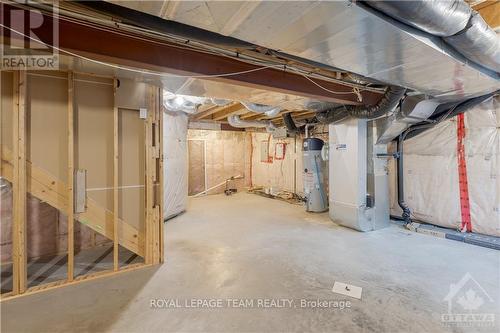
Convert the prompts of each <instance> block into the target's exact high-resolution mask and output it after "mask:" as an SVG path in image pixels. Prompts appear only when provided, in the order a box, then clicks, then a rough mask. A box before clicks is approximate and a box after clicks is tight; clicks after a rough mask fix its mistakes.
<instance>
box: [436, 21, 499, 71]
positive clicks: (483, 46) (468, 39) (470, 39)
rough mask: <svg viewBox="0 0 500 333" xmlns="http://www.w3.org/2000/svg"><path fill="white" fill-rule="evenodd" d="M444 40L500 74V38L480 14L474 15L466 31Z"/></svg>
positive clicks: (468, 56)
mask: <svg viewBox="0 0 500 333" xmlns="http://www.w3.org/2000/svg"><path fill="white" fill-rule="evenodd" d="M444 40H445V41H446V43H448V44H450V45H452V46H453V48H454V49H455V50H457V51H458V52H460V53H461V54H462V55H464V56H465V57H466V58H468V59H471V60H472V61H474V62H476V63H478V64H481V65H483V66H484V67H487V68H490V69H492V70H494V71H496V72H500V38H499V37H498V36H497V34H496V33H495V31H493V30H492V29H491V28H490V27H489V26H488V24H487V23H486V22H485V21H484V20H483V18H482V17H481V15H479V13H477V12H474V13H473V14H472V17H471V19H470V22H469V24H468V25H467V28H466V29H465V30H463V31H461V32H459V33H458V34H456V35H453V36H449V37H444Z"/></svg>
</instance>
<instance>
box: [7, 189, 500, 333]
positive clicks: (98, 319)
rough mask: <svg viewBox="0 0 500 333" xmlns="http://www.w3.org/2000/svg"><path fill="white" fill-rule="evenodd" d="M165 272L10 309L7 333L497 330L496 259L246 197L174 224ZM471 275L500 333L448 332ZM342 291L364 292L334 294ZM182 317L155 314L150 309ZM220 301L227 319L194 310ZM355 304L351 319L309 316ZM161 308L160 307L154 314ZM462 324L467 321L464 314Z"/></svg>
mask: <svg viewBox="0 0 500 333" xmlns="http://www.w3.org/2000/svg"><path fill="white" fill-rule="evenodd" d="M165 241H166V249H165V258H166V262H165V264H163V265H161V266H157V267H154V268H148V269H145V270H137V271H133V272H129V273H124V274H120V275H118V276H115V277H112V278H107V279H106V278H104V279H98V280H95V281H93V282H85V283H81V284H78V285H74V286H68V287H63V288H60V289H57V290H52V291H47V292H43V293H39V294H35V295H33V296H29V297H20V298H17V299H13V300H10V301H7V302H3V303H2V304H1V314H2V318H1V322H2V327H1V329H2V332H73V331H94V332H104V331H116V332H139V331H141V332H206V331H212V332H215V331H217V332H237V331H238V332H240V331H244V332H252V331H253V332H263V331H267V332H290V331H294V332H304V331H315V332H441V331H453V332H470V331H482V332H488V331H492V332H493V331H494V332H498V330H499V321H500V306H499V299H500V286H499V285H500V261H499V252H498V251H496V250H491V249H487V248H482V247H478V246H474V245H469V244H465V243H460V242H455V241H451V240H446V239H440V238H435V237H432V236H428V235H421V234H416V233H412V232H410V231H407V230H405V229H403V228H402V227H400V226H397V225H393V226H392V227H390V228H387V229H384V230H379V231H375V232H370V233H361V232H357V231H353V230H350V229H347V228H343V227H339V226H336V225H335V224H334V223H332V222H331V221H330V220H329V218H328V215H327V214H309V213H306V212H304V209H303V208H302V207H301V206H297V205H291V204H288V203H285V202H281V201H276V200H272V199H267V198H262V197H259V196H256V195H251V194H245V193H240V194H236V195H233V196H230V197H226V196H224V195H214V196H207V197H202V198H196V199H191V200H190V203H189V209H188V211H187V212H186V213H185V214H183V215H181V216H178V217H177V218H174V219H172V220H170V221H168V222H167V223H166V228H165ZM466 273H470V275H471V276H473V277H474V279H475V280H476V281H477V282H478V283H479V284H480V285H481V286H482V288H484V290H485V291H486V292H487V293H488V294H489V295H490V296H491V298H492V299H493V302H490V301H489V299H486V297H483V298H484V299H485V300H484V302H485V304H484V305H483V307H482V308H481V309H483V310H484V312H486V313H493V314H495V315H496V322H495V327H483V328H476V327H474V328H470V327H455V326H454V327H447V326H444V325H443V324H442V322H441V315H442V314H444V313H447V310H448V303H447V302H446V301H445V297H446V296H447V294H448V292H449V288H450V284H452V283H458V281H460V280H461V279H462V277H464V275H465V274H466ZM335 281H340V282H345V283H349V284H353V285H356V286H360V287H362V288H363V293H362V299H361V300H357V299H353V298H348V297H346V296H342V295H338V294H334V293H333V292H332V291H331V289H332V286H333V284H334V282H335ZM154 299H174V300H177V302H178V303H179V305H182V306H183V307H180V308H175V307H173V304H170V307H168V308H162V309H154V308H152V307H151V300H154ZM196 299H220V300H223V302H224V307H223V308H187V307H185V304H186V303H185V302H186V301H189V302H190V301H191V300H196ZM229 299H240V300H241V299H252V300H258V299H275V300H276V299H287V300H293V305H292V306H291V307H289V306H285V307H283V308H277V307H274V308H259V307H257V306H256V304H257V301H256V302H255V303H254V305H255V306H253V307H248V308H237V307H227V306H226V304H227V303H226V302H227V300H229ZM301 299H307V300H317V299H319V300H349V301H350V302H351V307H350V308H349V309H343V310H341V309H338V308H337V309H335V308H312V307H306V308H301V307H300V305H301V303H300V302H301ZM157 304H159V303H157ZM459 312H460V311H459Z"/></svg>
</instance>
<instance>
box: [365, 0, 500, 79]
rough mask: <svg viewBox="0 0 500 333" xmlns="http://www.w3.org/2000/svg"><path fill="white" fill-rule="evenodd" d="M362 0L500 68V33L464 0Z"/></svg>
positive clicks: (490, 66) (480, 61) (486, 64)
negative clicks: (499, 34)
mask: <svg viewBox="0 0 500 333" xmlns="http://www.w3.org/2000/svg"><path fill="white" fill-rule="evenodd" d="M363 3H365V4H367V5H368V6H370V7H371V8H374V9H376V10H378V11H380V12H382V13H384V14H385V15H387V16H390V17H391V18H393V19H395V20H397V21H399V22H402V23H404V24H406V25H409V26H412V27H414V28H417V29H419V30H421V31H424V32H426V33H428V34H431V35H433V36H436V37H441V38H442V39H443V41H444V42H445V43H446V44H448V45H449V46H451V47H452V48H453V49H455V50H456V51H458V52H459V53H460V54H461V55H462V56H464V57H465V58H467V59H468V60H470V61H472V62H475V63H477V64H479V65H481V66H483V67H485V68H487V69H490V70H493V71H495V72H497V73H498V72H500V36H498V35H497V34H496V33H495V31H493V29H491V28H490V27H489V26H488V24H487V23H486V22H485V21H484V20H483V19H482V17H481V15H480V14H479V13H477V12H476V11H474V10H472V9H471V8H470V6H469V5H468V4H467V3H466V2H465V1H463V0H453V1H443V0H432V1H375V0H369V1H364V2H363ZM363 3H362V4H363ZM362 4H361V6H362Z"/></svg>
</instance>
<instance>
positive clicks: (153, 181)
mask: <svg viewBox="0 0 500 333" xmlns="http://www.w3.org/2000/svg"><path fill="white" fill-rule="evenodd" d="M30 74H31V73H30ZM32 74H33V75H37V76H40V77H43V76H52V74H51V75H48V74H45V73H38V72H34V73H32ZM27 75H28V73H26V72H24V71H13V77H12V83H13V89H12V90H13V92H12V93H11V94H12V100H13V106H12V118H13V119H12V128H13V133H12V139H13V143H12V148H11V147H6V146H5V145H3V144H1V145H0V152H1V167H2V177H4V178H5V179H6V180H8V181H10V182H11V183H12V189H13V209H12V211H13V212H12V214H13V215H12V216H13V226H12V244H13V247H12V262H13V278H12V280H13V285H12V286H13V290H12V292H8V293H4V294H2V295H0V300H1V301H2V302H3V301H8V300H10V299H14V298H18V297H21V296H25V295H31V294H33V293H38V292H41V291H44V290H49V289H55V288H60V287H63V286H66V285H72V284H76V283H79V282H81V281H88V280H92V279H95V278H97V277H101V276H111V275H114V274H119V273H121V272H124V271H130V270H135V269H138V268H142V267H148V266H150V264H157V263H160V262H163V259H164V258H163V223H162V221H163V218H162V217H163V209H162V203H163V186H162V182H163V153H162V147H163V145H162V138H163V134H162V122H163V120H162V112H161V107H160V106H161V105H162V104H161V93H160V88H159V87H154V86H150V85H148V87H147V96H146V97H147V100H148V105H147V107H148V110H147V117H146V119H145V121H144V126H145V127H144V129H145V131H144V135H145V138H144V140H145V152H144V154H145V155H146V159H145V162H144V165H143V166H141V169H142V170H144V171H145V173H144V174H145V178H146V179H145V183H144V184H145V185H146V188H145V197H144V201H143V203H141V204H144V205H145V215H146V221H145V231H143V230H142V227H138V226H136V225H134V224H133V223H132V224H131V223H127V221H125V219H126V218H125V217H122V218H120V216H119V209H120V208H121V206H120V202H119V195H118V194H119V192H118V191H119V182H120V174H119V172H118V171H119V170H120V169H119V159H120V158H121V156H120V154H119V148H120V146H119V144H120V141H119V139H120V137H119V134H120V133H119V130H120V128H119V126H120V123H119V120H120V117H119V116H120V113H119V109H118V105H119V104H118V103H117V94H116V93H117V82H118V81H117V79H114V78H110V77H106V78H107V79H113V88H114V89H113V93H114V98H113V99H114V102H113V104H112V110H111V111H112V112H113V116H112V120H113V144H112V150H113V166H112V169H113V171H112V172H113V177H112V183H113V195H112V198H113V199H112V201H113V208H111V205H110V208H109V209H108V208H107V207H106V205H103V204H102V202H100V201H98V200H97V199H96V198H95V197H90V196H88V195H87V197H86V205H85V211H83V212H81V213H75V212H74V210H75V201H74V197H75V195H74V192H76V188H75V185H74V178H75V175H76V174H75V172H74V171H75V168H78V166H79V164H78V163H77V162H78V161H77V158H78V157H81V156H82V155H80V153H81V151H79V150H78V148H79V146H78V142H79V141H77V138H78V136H77V135H78V131H79V130H81V129H80V128H79V127H78V120H79V119H80V118H78V117H77V116H78V114H77V110H78V109H77V107H79V106H80V105H79V104H78V100H77V99H76V93H77V92H78V91H79V90H78V89H80V87H79V85H77V84H76V82H78V81H80V80H79V76H78V75H77V76H75V74H74V72H60V73H58V74H57V75H54V77H55V78H58V79H61V80H64V81H67V82H64V83H63V84H62V85H59V86H58V89H59V90H58V93H57V96H58V99H57V101H58V108H60V109H58V110H61V112H62V113H58V114H59V115H60V114H63V115H64V114H66V115H67V119H64V120H62V123H58V127H57V130H58V134H60V135H62V136H64V137H65V138H66V139H67V142H66V143H63V149H64V150H65V151H66V152H67V153H68V158H67V164H66V163H65V162H66V161H65V160H61V161H59V160H57V162H58V163H59V164H58V165H57V167H59V165H61V166H60V168H59V169H57V172H55V171H54V170H51V169H50V168H45V165H44V164H43V162H44V161H45V160H44V158H45V159H47V158H46V157H44V154H43V151H42V152H40V151H38V150H37V151H36V153H37V154H38V155H36V154H35V155H33V154H27V153H26V152H28V151H29V149H35V148H36V149H39V148H40V145H38V146H36V147H31V146H28V142H29V141H27V138H30V134H31V133H30V132H29V131H28V130H29V127H28V126H27V124H31V125H33V124H37V123H33V119H32V118H29V116H30V114H29V110H30V109H31V108H33V109H34V110H35V109H36V110H38V108H39V104H37V103H40V98H39V97H37V98H36V99H33V100H31V99H30V96H33V95H32V94H27V90H28V89H35V87H36V86H35V85H33V87H31V88H30V85H29V84H28V83H31V81H29V82H28V80H27ZM82 75H83V74H82ZM103 79H104V78H103ZM101 81H102V80H97V81H96V83H97V84H100V83H102V82H101ZM89 83H92V82H89ZM37 84H40V82H38V83H37ZM106 84H108V85H109V83H106ZM66 90H67V98H66ZM106 98H109V95H106ZM107 101H109V99H107ZM96 105H97V106H98V107H101V104H99V103H96ZM103 105H106V108H105V110H106V112H108V111H110V110H109V106H110V104H109V102H108V103H107V104H103ZM28 106H29V107H28ZM84 110H85V109H83V108H80V109H79V111H78V112H81V114H80V116H82V114H84V112H83V111H84ZM57 112H59V111H57ZM48 114H49V115H51V116H52V117H55V116H57V115H56V114H55V113H54V114H50V113H48ZM108 115H109V113H108ZM108 115H107V116H106V117H108ZM27 119H30V122H31V123H30V122H28V121H27ZM106 119H109V118H106ZM35 120H36V119H35ZM82 123H83V122H82ZM82 123H80V124H82ZM108 124H109V123H108ZM136 124H137V123H136ZM90 125H91V124H90ZM106 126H107V128H108V129H107V130H105V129H104V130H105V131H106V144H110V140H111V136H110V135H109V134H110V133H109V130H110V128H109V125H106ZM139 126H140V125H139ZM30 128H31V130H33V128H32V127H30ZM42 131H43V128H42ZM141 132H142V131H141ZM36 133H38V134H39V135H42V138H43V135H44V134H43V132H42V133H39V132H36ZM80 134H81V133H80ZM136 134H137V133H136ZM108 138H109V139H108ZM51 139H53V138H51ZM55 142H56V141H55ZM87 159H88V157H87ZM51 161H53V158H51ZM107 167H109V164H107ZM65 170H66V171H67V174H66V172H64V171H65ZM107 177H108V176H107ZM107 179H109V178H107ZM27 193H29V194H31V195H32V196H33V197H34V198H37V199H38V200H40V201H42V202H45V203H47V204H48V205H50V206H52V207H53V208H55V209H57V210H59V211H60V212H62V213H64V214H67V216H68V226H67V228H68V229H67V230H68V235H67V246H68V250H67V257H68V264H67V278H66V279H63V280H59V281H55V282H50V283H44V284H40V285H37V286H33V287H28V285H27V277H28V274H27V255H28V254H27V248H26V236H27V234H26V233H27V229H26V215H27V209H26V207H27V204H26V202H27ZM108 193H109V192H108ZM140 221H142V218H141V219H140ZM131 222H133V221H131ZM76 223H82V224H84V225H85V226H87V227H89V228H90V229H92V230H94V231H95V232H97V233H98V234H101V235H103V236H104V237H107V238H108V239H112V241H113V251H114V252H113V267H112V268H111V269H109V270H106V271H103V272H98V273H91V274H85V275H79V276H76V274H75V273H76V272H75V262H74V261H75V260H74V259H75V258H74V257H75V252H74V251H75V234H74V230H75V227H76V226H75V224H76ZM139 223H140V224H141V226H142V223H141V222H139ZM119 246H122V247H124V248H126V249H128V250H130V251H131V252H134V253H135V254H137V255H139V256H141V257H144V261H145V263H141V264H132V265H127V266H126V267H121V268H120V267H119V263H120V261H119V257H118V254H119V251H118V249H119ZM77 248H78V247H77Z"/></svg>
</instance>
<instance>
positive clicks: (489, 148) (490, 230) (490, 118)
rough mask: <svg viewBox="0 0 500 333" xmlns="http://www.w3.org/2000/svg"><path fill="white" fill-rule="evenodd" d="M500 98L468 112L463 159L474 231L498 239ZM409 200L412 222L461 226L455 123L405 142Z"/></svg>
mask: <svg viewBox="0 0 500 333" xmlns="http://www.w3.org/2000/svg"><path fill="white" fill-rule="evenodd" d="M499 110H500V98H498V97H496V98H495V99H493V98H492V99H489V100H487V101H485V102H484V103H482V104H480V105H478V106H477V107H475V108H474V109H471V110H469V111H468V112H466V113H465V127H466V128H465V142H464V146H465V155H466V165H467V180H468V189H469V203H470V214H471V222H472V231H473V232H477V233H481V234H487V235H494V236H500V175H499V173H500V172H499V165H500V132H499V125H500V112H499ZM404 151H405V152H404V153H405V155H404V186H405V201H406V202H407V203H408V205H409V207H410V209H411V212H412V215H413V216H412V218H416V219H418V220H421V221H422V222H427V223H431V224H435V225H439V226H443V227H447V228H452V229H458V228H459V227H460V223H461V215H460V194H459V178H458V164H457V119H456V117H455V118H452V119H450V120H447V121H445V122H443V123H441V124H439V125H437V126H436V127H435V128H433V129H430V130H428V131H427V132H424V133H422V134H421V135H418V136H416V137H414V138H412V139H409V140H406V141H405V143H404ZM389 173H390V181H391V184H390V192H391V193H390V194H391V213H392V214H394V215H400V214H401V210H400V209H399V207H398V204H397V196H396V195H397V187H396V164H395V161H392V163H390V168H389Z"/></svg>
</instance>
